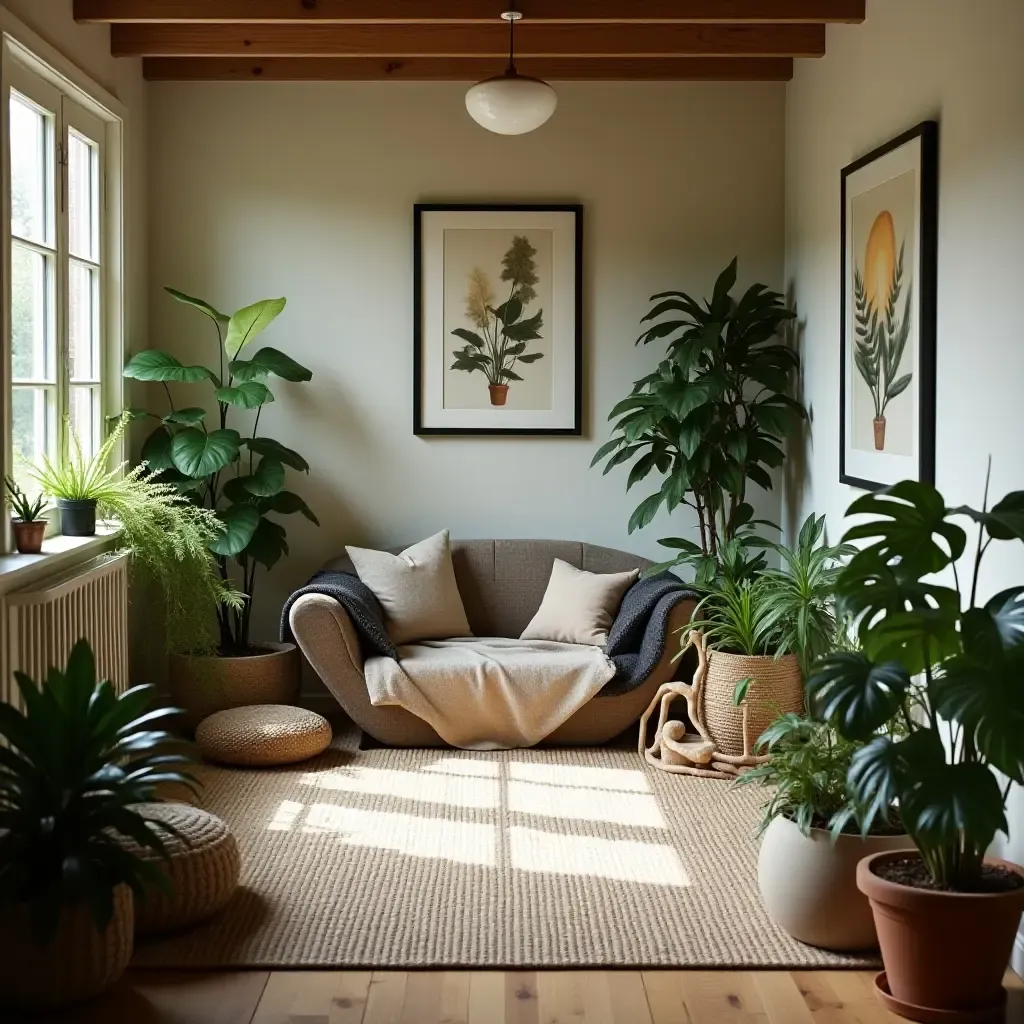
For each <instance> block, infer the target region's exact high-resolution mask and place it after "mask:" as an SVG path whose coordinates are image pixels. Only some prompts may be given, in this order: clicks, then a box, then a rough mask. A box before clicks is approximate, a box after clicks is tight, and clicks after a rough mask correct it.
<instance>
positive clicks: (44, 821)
mask: <svg viewBox="0 0 1024 1024" xmlns="http://www.w3.org/2000/svg"><path fill="white" fill-rule="evenodd" d="M16 678H17V683H18V688H19V690H20V691H21V696H22V699H23V701H24V704H25V711H24V712H22V711H19V710H18V709H16V708H15V707H14V706H13V705H10V704H0V737H2V738H3V739H4V740H5V741H6V743H7V744H8V745H7V746H3V747H0V755H2V757H0V766H2V767H0V823H2V825H3V828H2V830H0V949H2V950H3V955H2V956H0V1004H2V1005H3V1006H4V1007H12V1006H13V1007H17V1008H20V1009H29V1010H41V1009H50V1008H54V1007H58V1006H63V1005H66V1004H68V1003H73V1002H77V1001H79V1000H82V999H87V998H89V997H90V996H93V995H96V994H97V993H99V992H101V991H102V990H103V989H105V988H107V987H108V986H109V985H112V984H113V983H114V982H115V981H116V980H117V979H118V978H119V977H120V976H121V974H122V973H123V972H124V970H125V968H126V967H127V966H128V961H129V959H130V958H131V954H132V923H133V917H134V904H133V893H134V894H135V895H138V896H140V897H142V898H144V897H145V888H146V887H147V886H148V885H157V886H161V887H166V886H167V885H169V881H168V879H167V878H166V876H165V874H164V872H163V871H162V870H161V869H160V868H159V866H158V861H157V860H156V859H149V858H145V857H142V856H139V855H138V854H136V853H132V852H129V851H128V850H126V849H125V848H124V847H123V845H122V844H121V843H120V842H119V839H120V838H121V837H126V838H129V839H132V840H134V842H135V843H136V844H137V846H138V847H140V848H141V849H143V850H145V851H146V852H147V853H148V852H150V851H152V853H154V854H157V855H161V856H164V855H166V850H165V847H164V842H163V840H164V838H165V837H166V835H167V834H169V833H170V832H171V831H172V830H171V829H170V828H169V827H168V826H167V825H165V824H164V823H163V822H161V821H160V820H159V819H155V818H147V817H146V816H145V815H144V814H142V813H140V812H139V810H138V809H137V807H138V805H139V804H144V803H147V802H152V801H154V800H157V799H158V797H157V795H156V786H157V785H158V784H159V783H175V784H184V785H186V786H188V787H189V788H192V787H193V785H194V782H195V780H194V779H193V778H192V776H190V775H188V774H187V772H185V771H183V769H185V768H186V767H187V765H188V764H189V763H190V760H191V759H190V758H189V757H188V756H187V754H186V753H184V752H182V749H181V748H180V746H179V747H178V749H177V750H176V751H173V750H169V749H167V748H168V745H171V746H173V744H174V743H176V742H177V743H179V744H180V741H175V739H174V737H172V736H171V735H170V734H169V733H168V732H166V731H164V730H163V728H162V724H161V723H162V721H165V720H166V718H167V717H169V716H171V715H174V714H176V710H175V709H172V708H165V709H163V710H161V711H146V708H147V706H148V705H149V703H150V700H151V699H152V696H153V693H154V687H152V686H136V687H133V688H132V689H130V690H129V691H127V692H126V693H123V694H121V695H120V696H118V695H116V694H115V692H114V688H113V687H112V685H111V684H110V683H109V682H106V681H102V682H97V681H96V667H95V662H94V660H93V655H92V651H91V650H90V649H89V645H88V643H87V642H86V641H84V640H80V641H79V642H78V643H77V644H75V646H74V648H72V651H71V654H70V656H69V657H68V662H67V667H66V668H65V669H64V671H59V670H57V669H51V670H50V672H49V673H48V675H47V677H46V679H45V681H44V682H42V683H41V684H38V685H37V684H36V683H35V682H33V681H32V680H31V679H29V678H28V677H27V676H24V675H21V674H20V673H16ZM4 1019H6V1017H5V1018H4Z"/></svg>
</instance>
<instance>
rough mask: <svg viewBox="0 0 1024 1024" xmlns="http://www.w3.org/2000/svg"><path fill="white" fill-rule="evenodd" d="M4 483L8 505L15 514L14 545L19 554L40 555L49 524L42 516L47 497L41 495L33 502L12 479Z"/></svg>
mask: <svg viewBox="0 0 1024 1024" xmlns="http://www.w3.org/2000/svg"><path fill="white" fill-rule="evenodd" d="M4 483H5V484H6V486H7V495H8V497H7V503H8V504H9V505H10V507H11V512H13V513H14V515H13V516H12V518H11V529H12V530H13V531H14V545H15V547H16V548H17V549H18V553H19V554H22V555H38V554H39V552H40V551H41V550H42V548H43V535H44V534H45V533H46V527H47V524H48V520H46V519H44V518H43V516H42V511H43V509H44V508H46V497H45V495H42V494H40V495H39V497H37V498H36V499H35V500H32V499H31V498H29V496H28V495H27V494H26V493H25V492H24V491H23V490H22V489H21V488H20V487H19V486H18V485H17V484H16V483H15V482H14V480H12V479H11V477H5V478H4Z"/></svg>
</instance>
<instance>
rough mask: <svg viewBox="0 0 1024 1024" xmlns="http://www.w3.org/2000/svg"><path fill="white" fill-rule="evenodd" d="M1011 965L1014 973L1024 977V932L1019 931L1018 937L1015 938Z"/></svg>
mask: <svg viewBox="0 0 1024 1024" xmlns="http://www.w3.org/2000/svg"><path fill="white" fill-rule="evenodd" d="M1010 967H1011V969H1012V970H1013V972H1014V974H1017V975H1019V976H1020V977H1022V978H1024V932H1017V938H1015V939H1014V940H1013V952H1012V953H1011V954H1010Z"/></svg>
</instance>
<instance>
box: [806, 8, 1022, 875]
mask: <svg viewBox="0 0 1024 1024" xmlns="http://www.w3.org/2000/svg"><path fill="white" fill-rule="evenodd" d="M1022 44H1024V3H1021V0H972V2H970V3H967V2H963V0H869V4H868V17H867V22H866V23H865V24H864V25H859V26H830V27H829V30H828V41H827V55H826V56H825V57H824V58H823V59H822V60H820V61H798V62H797V69H796V73H795V75H794V78H793V81H792V82H791V83H790V84H789V85H788V87H787V105H786V275H787V281H791V282H792V284H793V287H794V290H795V295H796V299H797V302H798V306H799V311H800V315H801V319H802V320H805V321H806V327H805V330H804V335H803V340H804V351H805V392H806V399H807V401H808V402H809V405H810V407H811V410H812V414H813V428H812V434H811V439H810V444H809V449H808V451H807V455H806V458H807V475H806V481H805V482H803V483H802V484H801V483H798V482H797V481H793V486H791V487H790V488H789V490H788V492H787V495H786V506H787V508H786V518H787V521H788V522H789V523H790V524H792V523H794V522H796V521H798V520H799V518H800V517H801V516H802V515H804V514H806V513H807V512H808V511H810V510H811V509H814V510H817V511H819V512H821V511H823V512H827V513H828V516H829V520H830V523H831V533H832V534H833V535H835V536H838V534H839V533H840V532H841V530H842V517H843V513H844V511H845V509H846V506H847V505H848V504H849V503H850V501H852V500H853V498H854V497H855V496H856V495H857V494H858V493H859V492H858V491H856V490H854V489H853V488H850V487H846V486H844V485H842V484H840V483H839V448H838V445H839V440H838V438H839V281H840V235H839V213H840V206H839V202H840V192H839V181H840V178H839V174H840V169H841V168H842V167H843V166H844V165H846V164H847V163H849V162H851V161H852V160H854V159H856V158H857V157H859V156H861V155H863V154H864V153H866V152H869V151H870V150H872V149H873V148H875V147H876V146H878V145H880V144H881V143H883V142H885V141H886V140H888V139H890V138H892V137H893V136H895V135H898V134H899V133H900V132H902V131H904V130H905V129H907V128H909V127H911V126H912V125H914V124H916V123H918V122H919V121H922V120H925V119H926V118H935V119H937V120H938V121H939V122H940V128H939V148H940V159H939V280H938V380H937V408H938V415H937V425H936V452H937V466H936V484H937V486H938V488H939V490H940V491H942V493H943V494H944V495H945V497H946V500H947V502H948V503H949V504H950V505H958V504H961V503H968V504H973V505H978V504H980V502H981V497H982V491H983V487H984V480H985V468H986V459H987V457H988V456H989V455H991V456H992V493H993V494H994V495H996V496H1001V495H1002V494H1004V493H1005V492H1006V491H1009V490H1018V489H1022V488H1024V445H1022V443H1021V438H1022V431H1021V409H1022V404H1021V395H1022V388H1024V322H1022V317H1021V313H1020V302H1021V277H1022V273H1024V60H1022V59H1021V46H1022ZM1022 581H1024V547H1022V546H1021V545H1020V544H1015V545H1008V544H1002V545H999V547H998V548H993V549H992V551H991V552H990V554H989V558H988V561H987V563H986V567H985V570H984V572H983V576H982V588H983V591H984V594H983V596H985V597H987V596H990V595H991V594H992V593H994V592H996V591H998V590H1002V589H1004V588H1006V587H1010V586H1014V585H1020V583H1021V582H1022ZM1011 812H1012V813H1011V823H1012V824H1014V825H1015V826H1016V834H1015V835H1014V836H1013V840H1012V842H1011V843H1009V844H1002V845H1001V848H1002V849H1003V850H1004V851H1008V855H1009V856H1010V857H1011V858H1012V859H1014V860H1016V861H1018V862H1024V798H1022V796H1021V794H1020V793H1015V794H1013V796H1012V806H1011Z"/></svg>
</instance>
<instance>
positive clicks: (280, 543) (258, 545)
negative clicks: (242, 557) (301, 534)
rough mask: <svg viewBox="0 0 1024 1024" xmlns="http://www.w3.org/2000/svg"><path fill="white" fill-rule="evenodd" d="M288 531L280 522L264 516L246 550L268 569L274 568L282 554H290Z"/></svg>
mask: <svg viewBox="0 0 1024 1024" xmlns="http://www.w3.org/2000/svg"><path fill="white" fill-rule="evenodd" d="M285 536H286V531H285V528H284V527H283V526H281V525H280V523H275V522H274V521H273V520H271V519H267V518H265V517H264V518H262V519H260V521H259V524H258V525H257V527H256V532H255V533H254V534H253V537H252V540H251V541H250V542H249V548H248V551H247V552H246V553H247V554H248V555H249V556H250V557H251V558H254V559H255V560H256V561H257V562H259V563H260V564H261V565H263V566H265V567H266V568H267V569H272V568H273V567H274V564H275V563H276V562H277V561H278V559H279V558H280V557H281V556H282V555H287V554H288V542H287V541H286V540H285Z"/></svg>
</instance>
